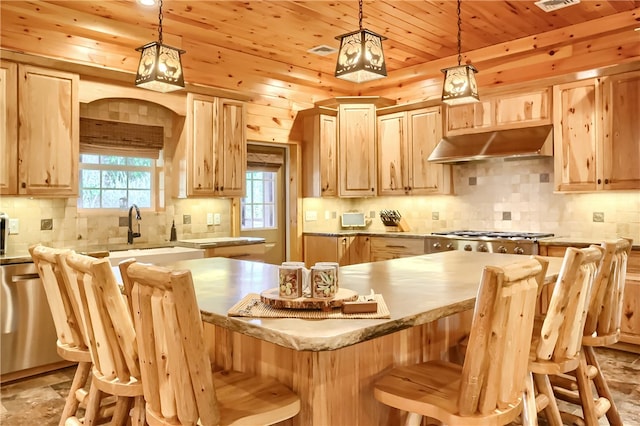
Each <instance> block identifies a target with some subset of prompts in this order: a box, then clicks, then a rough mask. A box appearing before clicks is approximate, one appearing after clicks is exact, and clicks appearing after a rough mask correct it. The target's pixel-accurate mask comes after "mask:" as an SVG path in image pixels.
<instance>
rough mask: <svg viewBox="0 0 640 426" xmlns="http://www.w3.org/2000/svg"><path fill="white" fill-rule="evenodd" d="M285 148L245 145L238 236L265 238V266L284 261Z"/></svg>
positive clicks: (285, 206) (285, 233) (285, 211)
mask: <svg viewBox="0 0 640 426" xmlns="http://www.w3.org/2000/svg"><path fill="white" fill-rule="evenodd" d="M285 154H286V150H285V148H280V147H274V146H267V145H254V144H250V143H249V145H248V146H247V172H246V175H247V179H246V181H247V182H246V184H247V190H246V195H245V197H244V198H243V199H242V201H241V203H240V235H241V236H243V237H260V238H264V239H265V246H266V249H265V255H264V261H265V263H271V264H274V265H279V264H280V263H282V262H284V261H285V260H286V236H287V232H286V223H287V221H286V216H287V214H286V213H287V210H286V208H287V205H286V199H287V189H286V185H285V182H286V180H285V171H286V170H285V169H286V166H285V161H284V159H285V158H286V155H285Z"/></svg>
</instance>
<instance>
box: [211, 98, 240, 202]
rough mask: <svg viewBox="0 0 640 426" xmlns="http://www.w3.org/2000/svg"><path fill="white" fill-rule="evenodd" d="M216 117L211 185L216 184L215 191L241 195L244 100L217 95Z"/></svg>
mask: <svg viewBox="0 0 640 426" xmlns="http://www.w3.org/2000/svg"><path fill="white" fill-rule="evenodd" d="M218 119H219V122H218V130H219V134H218V143H217V150H216V151H215V154H214V155H215V158H214V164H215V166H214V176H215V182H214V188H215V187H217V191H219V194H218V195H223V196H227V197H244V193H245V182H246V171H247V137H246V131H245V107H244V103H243V102H241V101H234V100H230V99H219V103H218Z"/></svg>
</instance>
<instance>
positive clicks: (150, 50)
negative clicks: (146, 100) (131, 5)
mask: <svg viewBox="0 0 640 426" xmlns="http://www.w3.org/2000/svg"><path fill="white" fill-rule="evenodd" d="M136 50H137V51H139V52H142V53H141V54H140V63H139V64H138V73H137V74H136V86H138V87H142V88H145V89H149V90H154V91H156V92H163V93H166V92H173V91H174V90H179V89H183V88H184V75H183V69H182V62H181V61H180V55H181V54H183V53H185V51H184V50H181V49H177V48H175V47H171V46H167V45H166V44H163V43H162V0H160V1H159V13H158V41H153V42H151V43H148V44H145V45H144V46H141V47H138V48H137V49H136Z"/></svg>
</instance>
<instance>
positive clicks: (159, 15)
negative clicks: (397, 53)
mask: <svg viewBox="0 0 640 426" xmlns="http://www.w3.org/2000/svg"><path fill="white" fill-rule="evenodd" d="M158 4H159V8H158V10H159V12H158V42H160V44H162V0H160V1H159V2H158ZM458 31H459V30H458ZM459 39H460V36H458V40H459ZM458 43H460V42H459V41H458ZM458 49H459V48H458Z"/></svg>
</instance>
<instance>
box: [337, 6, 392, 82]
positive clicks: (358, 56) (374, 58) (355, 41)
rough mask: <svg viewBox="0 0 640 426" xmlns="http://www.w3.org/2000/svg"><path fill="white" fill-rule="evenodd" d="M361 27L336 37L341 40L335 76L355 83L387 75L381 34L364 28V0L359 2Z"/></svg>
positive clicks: (384, 38) (383, 38)
mask: <svg viewBox="0 0 640 426" xmlns="http://www.w3.org/2000/svg"><path fill="white" fill-rule="evenodd" d="M359 9H360V13H359V22H360V29H359V30H358V31H353V32H351V33H347V34H343V35H341V36H338V37H336V39H338V40H340V50H339V51H338V61H337V63H336V72H335V76H336V77H338V78H341V79H343V80H348V81H352V82H354V83H362V82H365V81H371V80H376V79H379V78H383V77H386V76H387V66H386V63H385V60H384V53H383V51H382V40H386V37H383V36H381V35H379V34H376V33H374V32H373V31H369V30H367V29H366V28H362V0H360V2H359Z"/></svg>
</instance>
